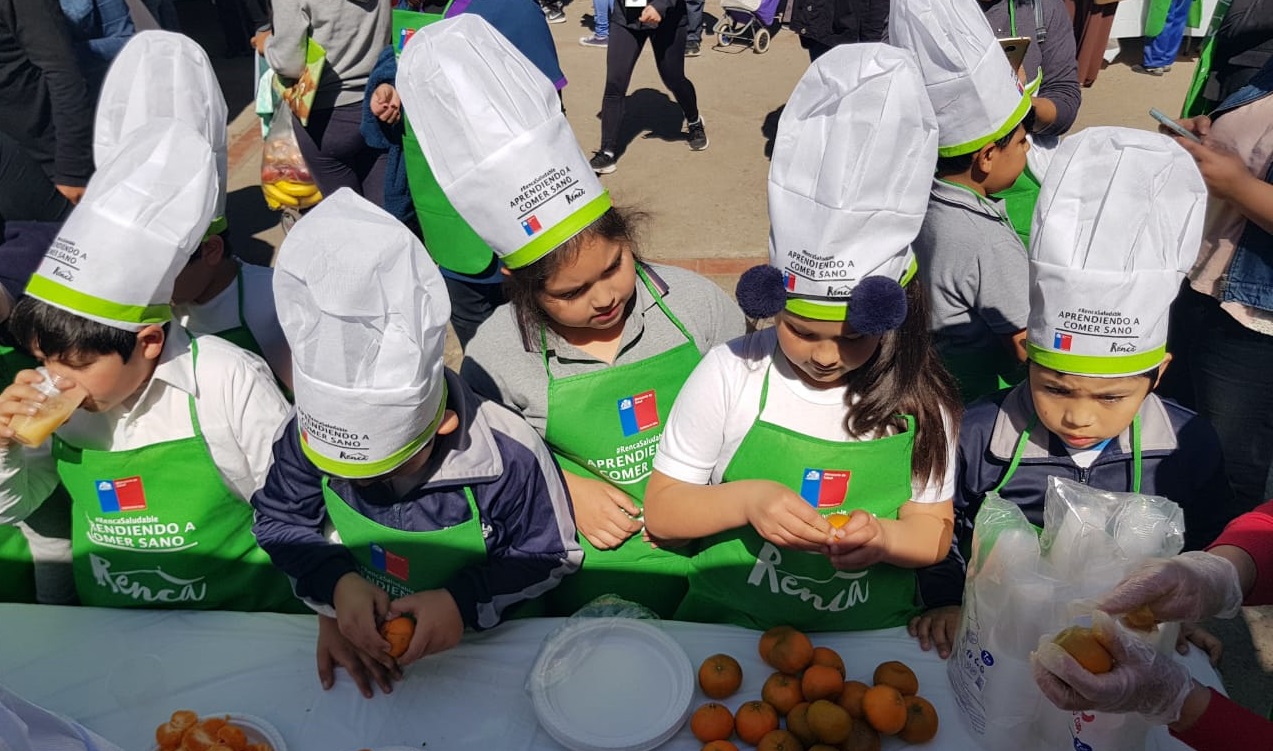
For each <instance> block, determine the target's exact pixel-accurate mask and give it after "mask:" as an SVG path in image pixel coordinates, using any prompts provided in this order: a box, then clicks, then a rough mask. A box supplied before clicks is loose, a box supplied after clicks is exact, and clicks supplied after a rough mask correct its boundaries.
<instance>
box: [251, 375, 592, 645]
mask: <svg viewBox="0 0 1273 751" xmlns="http://www.w3.org/2000/svg"><path fill="white" fill-rule="evenodd" d="M446 381H447V388H448V393H447V408H448V409H452V410H455V412H456V414H457V416H458V417H459V418H460V426H459V428H457V429H456V430H455V431H454V432H452V433H449V434H447V435H445V436H438V437H437V438H436V439H435V446H434V449H433V456H432V457H431V458H430V459H429V461H428V463H427V464H426V465H425V468H424V470H423V472H422V473H421V474H422V476H423V477H424V478H425V479H424V480H423V481H422V482H421V483H420V484H419V485H417V486H416V487H414V488H412V489H411V490H409V491H408V492H406V493H404V494H402V495H398V494H396V493H394V491H393V490H392V489H391V488H390V487H389V485H388V483H372V484H367V485H359V484H355V483H353V482H350V481H349V480H342V479H339V478H334V477H333V478H331V479H330V480H329V485H330V487H331V488H332V490H334V491H335V492H336V493H337V494H338V495H339V496H340V497H341V498H342V499H344V500H345V501H346V502H347V503H348V504H349V505H350V506H351V507H352V508H354V509H355V510H356V511H358V512H359V513H360V514H362V515H363V516H365V517H366V518H368V519H370V520H372V521H374V522H376V523H377V524H380V525H383V526H386V527H391V528H394V529H402V530H410V531H419V532H428V531H434V530H438V529H445V528H447V527H452V526H455V525H456V524H459V523H460V522H464V521H468V520H469V518H470V514H469V504H468V500H467V498H466V497H465V495H464V486H465V485H467V486H469V488H471V489H472V491H473V495H474V497H475V499H476V501H477V511H478V516H479V517H480V519H481V522H482V531H483V534H484V536H485V538H486V556H487V557H486V561H485V563H484V564H482V565H480V566H470V567H468V568H465V569H463V570H461V571H460V572H459V573H458V574H457V575H456V576H455V577H454V578H453V579H452V580H451V581H449V582H447V583H446V584H445V585H444V588H445V589H446V590H447V591H448V592H450V594H451V596H452V597H454V598H455V602H456V604H457V605H458V606H459V610H460V615H461V616H462V617H463V619H464V625H465V626H467V627H470V628H474V629H479V630H480V629H486V628H490V627H492V626H494V625H496V624H498V623H499V621H500V619H501V618H502V616H503V613H504V611H505V610H506V609H507V608H508V607H509V606H511V605H515V604H517V603H520V602H522V601H524V600H530V599H533V598H535V597H538V596H539V595H541V594H543V593H544V592H546V591H548V590H549V589H551V588H552V587H554V586H556V585H557V583H558V582H560V580H561V578H562V577H563V576H566V575H567V574H570V573H572V572H574V571H575V570H577V569H578V568H579V564H580V562H581V561H582V560H583V552H582V551H581V550H580V548H579V543H578V541H577V540H576V537H575V525H574V516H573V512H572V510H571V507H570V501H569V496H568V494H567V492H566V489H565V483H564V481H563V480H562V477H561V470H560V469H559V468H558V467H557V464H556V461H555V460H554V459H553V457H552V454H551V453H549V452H548V449H547V447H546V446H544V444H543V441H542V440H540V438H539V436H538V435H537V434H536V433H535V432H534V431H533V430H532V429H531V427H530V426H529V425H527V424H526V422H525V421H524V420H522V419H521V418H520V417H518V416H517V415H515V414H514V413H512V412H510V411H509V410H507V409H505V408H504V407H502V406H500V405H498V404H495V403H494V402H490V401H486V400H484V399H481V398H480V397H478V396H477V395H476V394H474V393H473V392H472V391H471V390H470V389H469V388H468V387H467V386H466V385H464V383H463V381H461V380H460V379H459V377H458V376H456V375H455V374H453V373H451V372H450V371H447V377H446ZM322 480H323V473H322V471H320V470H319V469H318V468H317V467H315V466H314V465H313V464H311V463H310V461H309V459H307V458H306V457H305V455H304V454H303V453H302V451H301V446H300V434H299V431H298V429H297V425H296V419H295V418H293V419H292V420H291V421H290V422H289V423H288V424H287V426H286V427H285V428H284V430H283V433H282V435H281V436H280V437H279V438H278V440H277V441H275V443H274V464H273V466H272V467H271V468H270V473H269V475H268V476H267V477H266V480H265V486H264V487H263V488H261V489H260V490H259V491H257V492H256V494H255V495H253V496H252V506H253V507H254V508H255V509H256V523H255V524H254V525H253V526H252V531H253V533H254V534H255V535H256V539H257V542H258V543H259V544H260V545H261V547H262V548H263V549H264V550H265V552H267V553H269V555H270V558H271V560H273V561H274V565H276V566H278V567H279V568H280V569H282V570H283V571H284V572H285V573H286V574H287V575H288V576H290V577H292V579H293V580H294V582H295V583H294V587H295V591H296V594H297V595H298V596H299V597H302V598H304V599H306V600H309V601H310V602H312V603H316V604H318V605H331V603H332V594H333V592H334V590H335V587H336V582H337V580H339V579H340V578H341V577H342V576H344V575H345V574H348V573H351V572H357V570H358V567H357V564H356V563H355V561H354V558H353V555H352V554H351V553H350V552H349V550H348V549H347V548H345V547H344V546H343V545H340V544H339V543H336V542H334V541H333V540H332V539H331V538H330V536H329V533H330V529H329V526H330V525H329V521H328V517H327V510H326V506H325V504H324V502H323V492H322Z"/></svg>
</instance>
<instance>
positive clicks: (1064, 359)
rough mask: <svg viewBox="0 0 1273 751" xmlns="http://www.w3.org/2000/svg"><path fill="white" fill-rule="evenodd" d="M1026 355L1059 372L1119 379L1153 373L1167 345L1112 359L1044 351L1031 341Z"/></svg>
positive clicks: (1026, 346) (1162, 358)
mask: <svg viewBox="0 0 1273 751" xmlns="http://www.w3.org/2000/svg"><path fill="white" fill-rule="evenodd" d="M1025 348H1026V355H1027V356H1028V357H1029V358H1030V360H1032V361H1033V362H1035V363H1037V364H1039V365H1042V366H1043V367H1045V368H1049V369H1051V370H1055V371H1056V372H1058V373H1070V374H1072V375H1082V376H1093V377H1096V378H1116V377H1119V376H1128V375H1137V374H1139V373H1144V372H1146V371H1149V370H1153V369H1154V368H1156V367H1158V366H1159V365H1161V364H1162V361H1163V360H1164V359H1166V357H1167V345H1165V344H1164V345H1163V346H1161V347H1155V348H1154V349H1151V350H1148V351H1146V352H1135V353H1131V354H1126V355H1117V356H1114V357H1096V356H1093V355H1073V354H1070V353H1069V352H1057V351H1056V350H1051V349H1045V348H1043V347H1040V346H1039V345H1037V344H1034V343H1033V342H1026V345H1025Z"/></svg>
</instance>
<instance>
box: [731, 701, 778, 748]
mask: <svg viewBox="0 0 1273 751" xmlns="http://www.w3.org/2000/svg"><path fill="white" fill-rule="evenodd" d="M777 729H778V710H776V709H774V708H773V706H772V705H771V704H768V703H766V702H763V701H749V702H744V703H743V705H742V706H741V707H739V708H738V711H737V712H735V713H734V731H735V732H737V733H738V737H739V738H740V739H742V741H743V742H744V743H750V744H751V745H753V746H754V745H756V744H757V743H760V739H761V738H764V737H765V733H768V732H769V731H770V730H777Z"/></svg>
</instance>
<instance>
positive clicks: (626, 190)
mask: <svg viewBox="0 0 1273 751" xmlns="http://www.w3.org/2000/svg"><path fill="white" fill-rule="evenodd" d="M180 7H181V10H182V15H183V18H185V19H186V28H187V30H189V31H190V32H191V33H192V34H193V35H195V36H196V37H197V38H199V39H200V41H201V42H203V43H204V46H205V47H206V48H207V49H208V50H209V52H210V53H211V54H212V55H213V61H214V64H215V65H216V67H217V72H218V75H219V76H220V79H221V82H222V86H223V88H224V89H225V93H226V98H227V101H228V102H229V104H230V112H231V118H232V120H233V121H232V123H231V124H230V139H231V148H230V164H231V177H230V191H231V193H230V197H229V207H228V212H229V215H230V216H231V217H232V220H233V224H232V229H233V231H234V233H235V234H234V241H235V244H236V247H237V248H238V249H239V250H240V252H242V253H243V255H244V256H245V257H247V258H249V259H251V260H253V261H256V262H261V263H268V262H269V260H270V258H271V257H272V253H273V248H274V247H275V246H277V244H278V242H279V241H280V240H281V239H282V232H281V230H279V228H278V226H277V217H276V215H274V214H272V213H271V212H269V211H268V210H267V209H266V207H265V204H264V201H263V199H262V197H261V194H260V190H259V189H258V188H257V187H255V186H256V185H257V184H258V170H259V163H260V135H259V134H260V131H259V128H258V126H257V120H256V118H255V116H254V115H253V114H252V112H251V108H250V106H249V99H250V97H251V89H250V85H251V61H250V59H245V58H235V59H225V58H223V57H221V56H220V55H219V53H220V51H221V50H222V49H223V45H222V42H221V36H220V32H219V30H218V27H217V26H216V22H215V17H214V16H213V14H212V11H211V8H210V6H205V5H202V4H195V3H194V2H192V1H191V0H182V2H181V4H180ZM719 8H720V6H719V0H709V2H708V8H707V15H708V16H710V18H709V19H708V23H709V25H710V23H711V22H712V21H713V20H714V19H715V18H716V17H718V16H719V15H720V10H719ZM566 13H567V16H568V18H569V20H568V22H567V23H565V24H559V25H554V26H552V27H551V28H552V31H553V35H554V37H555V38H556V40H557V45H558V51H559V54H560V57H561V65H562V68H563V69H564V71H565V73H566V76H567V78H568V79H569V81H570V85H569V86H568V87H567V88H566V91H565V103H566V110H567V116H568V118H569V120H570V122H571V125H572V126H573V127H574V129H575V133H576V134H577V135H578V137H579V140H580V143H581V144H582V146H583V147H584V149H585V150H586V151H588V152H589V153H591V152H592V151H593V150H594V149H595V148H596V147H597V143H598V139H599V137H600V121H599V120H598V113H599V109H600V102H601V91H602V87H603V84H604V79H605V52H604V51H603V50H598V49H590V48H584V47H581V46H579V44H578V43H577V40H578V38H579V37H581V36H585V35H587V34H588V33H589V26H588V24H589V23H591V13H592V8H591V4H590V3H588V2H587V0H576V2H574V3H572V4H570V5H568V6H567V8H566ZM716 41H717V40H716V37H715V36H711V35H708V36H705V37H704V38H703V54H702V56H701V57H699V58H694V59H689V60H687V61H686V68H687V71H688V74H689V77H690V79H691V80H692V81H693V82H694V83H695V86H696V88H697V90H698V96H699V106H700V109H701V110H702V112H703V115H704V117H705V119H706V122H707V131H708V135H709V137H710V138H711V147H710V148H709V149H708V150H707V151H704V152H698V153H694V152H691V151H690V150H689V147H688V145H687V144H686V142H685V134H684V123H683V121H682V118H681V113H680V108H679V107H678V106H677V105H676V104H675V103H674V102H673V101H672V100H671V99H670V98H669V96H668V94H667V93H666V91H665V90H664V89H663V88H662V86H661V85H660V83H659V81H658V76H657V73H656V71H655V69H654V64H653V58H652V55H649V54H646V55H645V56H644V57H643V58H642V60H641V62H640V64H639V65H638V66H637V71H636V74H635V76H634V77H633V82H632V87H631V90H630V95H631V96H630V98H629V100H628V105H627V119H626V121H625V128H624V135H623V142H624V149H625V151H624V153H623V155H622V157H621V159H620V161H619V169H618V171H617V172H615V173H614V174H612V175H609V176H606V177H605V178H603V179H604V181H605V183H606V186H607V187H608V188H609V189H610V191H611V193H612V194H613V196H614V198H615V201H616V202H617V203H619V204H622V205H625V206H631V207H634V208H638V209H640V210H642V211H645V212H647V213H648V214H649V215H650V221H649V223H648V225H647V226H646V231H645V234H644V237H643V242H642V249H643V252H644V253H645V254H646V256H647V257H648V258H651V259H655V260H659V261H665V262H670V263H676V264H678V265H683V266H686V267H688V268H692V269H695V270H697V271H700V272H702V273H705V274H708V275H710V276H712V277H713V278H714V279H716V280H717V281H718V282H719V283H721V284H722V285H723V286H725V287H726V289H732V287H733V282H734V281H735V280H736V278H737V274H738V273H739V272H740V271H741V270H742V269H744V268H747V267H748V266H751V265H753V264H754V263H758V262H761V261H762V260H763V259H764V257H765V253H766V238H767V233H768V219H767V216H766V213H765V178H766V175H767V172H768V169H769V161H768V156H769V153H770V150H771V149H772V145H773V138H774V133H775V131H776V128H777V122H778V116H779V114H780V112H781V108H782V105H783V103H784V102H785V101H786V99H787V97H788V95H789V94H790V93H791V90H792V88H793V87H794V86H795V84H796V81H797V80H798V79H799V78H800V75H801V74H802V73H803V72H804V70H805V68H806V66H807V63H808V57H807V55H806V54H805V53H804V51H803V50H801V49H800V46H799V42H798V41H797V40H796V39H795V37H794V35H793V34H791V33H790V32H788V31H786V30H785V29H784V30H781V31H779V32H778V33H777V35H776V36H775V37H774V39H773V42H772V46H771V48H770V50H769V51H768V52H767V53H766V54H763V55H757V54H755V53H753V52H752V51H751V50H750V49H747V48H743V47H740V46H734V47H729V48H724V49H715V48H713V45H714V44H715V42H716ZM1138 59H1139V43H1138V42H1137V41H1136V40H1126V41H1125V42H1124V50H1123V54H1122V55H1121V56H1120V58H1119V59H1117V60H1115V61H1114V62H1113V63H1112V64H1110V65H1109V66H1108V67H1107V68H1106V69H1105V71H1103V72H1102V73H1101V75H1100V78H1099V79H1098V80H1097V82H1096V84H1095V85H1094V86H1093V87H1092V88H1090V89H1085V90H1084V97H1083V106H1082V109H1081V110H1080V112H1079V118H1078V122H1077V124H1076V126H1075V129H1078V128H1082V127H1087V126H1092V125H1123V126H1129V127H1137V128H1147V129H1148V128H1153V126H1154V123H1153V121H1152V120H1151V119H1150V117H1149V114H1148V112H1149V108H1150V107H1158V108H1159V109H1161V110H1163V111H1165V112H1169V113H1174V112H1176V111H1178V109H1179V107H1180V103H1181V101H1182V100H1183V98H1184V92H1185V89H1186V87H1187V85H1188V82H1189V78H1190V76H1191V75H1192V72H1193V67H1194V65H1193V62H1192V61H1191V60H1185V59H1182V60H1180V61H1178V62H1177V63H1176V65H1175V68H1174V69H1173V70H1172V72H1171V73H1169V74H1168V75H1167V76H1165V77H1162V78H1153V77H1150V76H1143V75H1137V74H1134V73H1132V72H1131V70H1130V68H1129V67H1128V66H1129V65H1130V64H1131V63H1132V62H1136V61H1138ZM457 355H458V350H457V349H455V348H454V347H452V348H451V350H450V352H449V359H450V360H454V359H455V358H456V356H457ZM1214 630H1215V631H1216V633H1217V634H1218V635H1219V636H1221V638H1222V639H1223V640H1224V642H1225V644H1226V650H1227V652H1226V656H1225V658H1224V661H1223V664H1222V670H1223V673H1224V678H1225V684H1226V686H1227V687H1228V689H1229V691H1230V693H1231V694H1232V695H1233V696H1234V697H1235V698H1236V699H1237V700H1238V701H1240V702H1242V703H1243V704H1245V705H1247V706H1249V707H1251V708H1253V709H1256V710H1257V711H1259V712H1261V713H1263V712H1267V711H1268V709H1269V701H1270V697H1273V608H1248V609H1247V610H1246V611H1245V612H1244V614H1243V616H1242V617H1240V618H1237V619H1234V620H1232V621H1228V622H1218V623H1216V624H1215V629H1214Z"/></svg>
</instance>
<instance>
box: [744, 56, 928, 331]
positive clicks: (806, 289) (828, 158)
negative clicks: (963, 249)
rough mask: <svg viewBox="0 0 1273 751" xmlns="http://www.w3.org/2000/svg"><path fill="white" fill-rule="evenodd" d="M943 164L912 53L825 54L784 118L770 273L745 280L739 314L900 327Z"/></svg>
mask: <svg viewBox="0 0 1273 751" xmlns="http://www.w3.org/2000/svg"><path fill="white" fill-rule="evenodd" d="M936 163H937V119H936V116H935V115H934V114H933V110H932V107H931V106H930V105H929V103H928V98H927V97H925V96H924V83H923V79H922V78H921V77H920V74H919V69H918V68H917V67H916V65H915V59H914V56H913V55H911V53H909V52H907V51H906V50H902V49H898V48H897V47H890V46H888V45H884V44H847V45H841V46H838V47H835V48H833V49H832V50H831V51H830V52H828V53H827V54H825V55H823V56H822V57H820V58H818V60H817V62H815V63H814V64H813V65H811V66H809V69H808V70H807V71H805V74H804V75H803V76H802V77H801V78H800V82H799V83H797V84H796V88H795V91H793V92H792V94H791V99H790V100H788V102H787V106H786V108H785V109H784V110H783V112H782V117H781V118H780V119H779V121H778V135H777V139H776V140H775V142H774V151H773V161H772V163H771V165H770V167H769V221H770V225H771V229H770V232H769V265H768V266H760V267H756V268H755V269H752V270H750V271H748V272H747V273H746V274H744V276H743V278H742V279H740V280H739V285H738V301H739V305H741V306H742V308H743V311H744V312H745V313H746V314H747V315H749V316H751V317H753V318H768V317H770V316H772V315H775V314H776V313H777V312H778V310H780V309H781V308H782V307H783V306H784V305H785V307H786V308H787V310H789V311H791V312H793V313H795V314H797V315H801V316H804V317H806V318H815V319H820V320H834V321H843V320H846V319H847V320H848V321H849V323H850V324H851V325H852V326H853V328H854V329H855V330H857V331H858V332H860V333H882V332H883V331H887V330H889V329H893V328H896V327H897V326H899V325H900V324H901V322H902V321H903V320H904V319H905V317H906V301H905V296H904V294H903V293H902V290H901V287H900V286H899V285H901V284H905V283H906V282H907V281H909V280H910V278H911V277H912V276H913V275H914V273H915V254H914V253H913V252H912V251H911V242H912V241H913V240H914V239H915V236H916V235H917V234H919V229H920V225H922V224H923V221H924V213H925V210H926V208H927V206H928V193H929V189H930V187H931V185H932V176H933V169H934V168H935V166H936Z"/></svg>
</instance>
